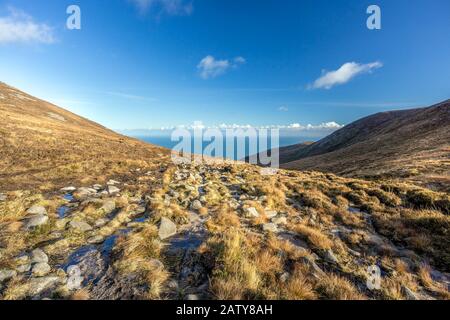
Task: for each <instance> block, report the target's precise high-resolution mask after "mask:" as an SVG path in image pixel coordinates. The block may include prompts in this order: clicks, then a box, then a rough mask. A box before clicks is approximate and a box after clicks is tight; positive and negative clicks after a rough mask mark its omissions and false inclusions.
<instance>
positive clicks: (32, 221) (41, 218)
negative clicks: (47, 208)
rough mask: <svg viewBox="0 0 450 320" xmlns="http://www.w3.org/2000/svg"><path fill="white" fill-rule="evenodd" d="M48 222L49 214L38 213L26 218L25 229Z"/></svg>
mask: <svg viewBox="0 0 450 320" xmlns="http://www.w3.org/2000/svg"><path fill="white" fill-rule="evenodd" d="M47 222H48V216H47V215H38V216H34V217H32V218H29V219H27V220H26V223H25V229H32V228H35V227H39V226H42V225H44V224H46V223H47Z"/></svg>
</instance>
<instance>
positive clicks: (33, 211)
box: [27, 206, 47, 216]
mask: <svg viewBox="0 0 450 320" xmlns="http://www.w3.org/2000/svg"><path fill="white" fill-rule="evenodd" d="M27 214H28V215H31V216H46V215H47V210H46V209H45V208H44V207H43V206H32V207H31V208H29V209H28V210H27Z"/></svg>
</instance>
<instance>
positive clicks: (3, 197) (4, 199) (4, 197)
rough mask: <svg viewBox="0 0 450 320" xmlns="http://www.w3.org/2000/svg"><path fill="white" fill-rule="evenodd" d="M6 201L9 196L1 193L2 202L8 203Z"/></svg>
mask: <svg viewBox="0 0 450 320" xmlns="http://www.w3.org/2000/svg"><path fill="white" fill-rule="evenodd" d="M6 199H7V196H6V194H4V193H0V202H2V201H6Z"/></svg>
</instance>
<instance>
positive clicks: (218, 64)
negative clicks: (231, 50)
mask: <svg viewBox="0 0 450 320" xmlns="http://www.w3.org/2000/svg"><path fill="white" fill-rule="evenodd" d="M244 63H246V60H245V59H244V58H243V57H236V58H234V59H233V61H229V60H216V59H215V58H214V57H213V56H211V55H208V56H206V57H204V58H203V59H202V60H201V61H200V63H199V64H198V65H197V69H198V70H199V72H200V77H202V78H203V79H210V78H215V77H217V76H220V75H222V74H224V73H225V72H227V70H228V69H230V68H237V67H238V66H239V65H242V64H244Z"/></svg>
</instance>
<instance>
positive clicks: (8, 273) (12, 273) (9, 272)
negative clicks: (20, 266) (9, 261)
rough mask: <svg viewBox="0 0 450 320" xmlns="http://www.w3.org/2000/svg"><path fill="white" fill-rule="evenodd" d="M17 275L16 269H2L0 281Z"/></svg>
mask: <svg viewBox="0 0 450 320" xmlns="http://www.w3.org/2000/svg"><path fill="white" fill-rule="evenodd" d="M16 275H17V272H16V271H14V270H7V269H2V270H0V283H1V282H3V281H5V280H9V279H11V278H13V277H15V276H16Z"/></svg>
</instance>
